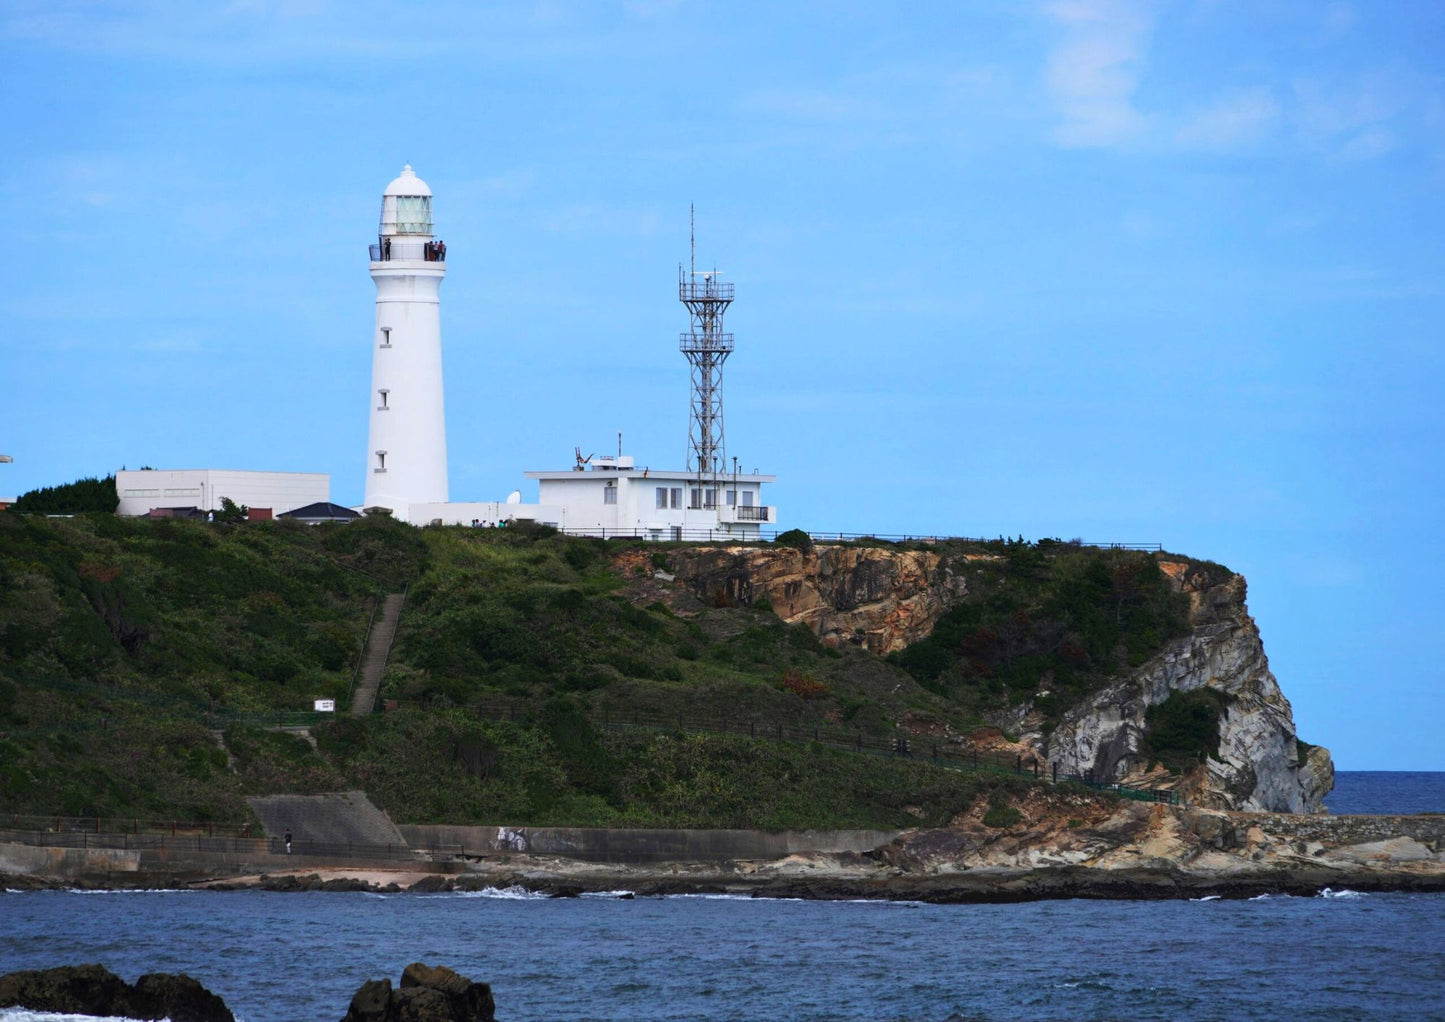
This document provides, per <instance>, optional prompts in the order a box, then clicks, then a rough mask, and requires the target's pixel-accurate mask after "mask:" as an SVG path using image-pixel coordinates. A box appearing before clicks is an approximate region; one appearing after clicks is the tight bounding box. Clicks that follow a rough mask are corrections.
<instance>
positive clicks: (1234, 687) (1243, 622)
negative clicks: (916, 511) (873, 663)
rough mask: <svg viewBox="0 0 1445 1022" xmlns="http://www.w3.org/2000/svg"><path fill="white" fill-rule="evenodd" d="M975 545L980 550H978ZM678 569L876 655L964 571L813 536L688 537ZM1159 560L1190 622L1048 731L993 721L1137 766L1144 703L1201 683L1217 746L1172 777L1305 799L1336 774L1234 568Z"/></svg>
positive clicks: (1075, 753)
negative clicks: (1210, 693) (1206, 568)
mask: <svg viewBox="0 0 1445 1022" xmlns="http://www.w3.org/2000/svg"><path fill="white" fill-rule="evenodd" d="M975 556H979V555H975ZM674 567H675V569H676V572H677V575H676V580H677V582H679V583H681V584H682V585H683V586H685V587H686V588H687V589H688V590H690V591H691V592H692V593H694V594H695V595H696V596H697V597H698V598H699V599H701V600H702V601H703V602H704V603H707V604H714V605H728V604H737V603H742V604H754V603H756V602H758V601H759V600H761V599H766V600H767V601H768V602H769V603H770V604H771V605H772V608H773V611H774V613H776V614H777V615H778V616H779V617H781V618H782V619H783V620H785V621H788V622H790V623H803V624H806V625H808V626H809V627H810V628H812V629H813V630H814V631H815V632H816V633H817V634H818V636H819V638H820V639H822V640H823V642H825V643H827V644H830V645H835V646H837V645H844V644H849V643H852V644H856V645H860V646H863V647H864V648H866V649H868V650H870V651H871V652H873V653H876V654H878V655H880V656H881V655H884V654H887V653H891V652H893V651H895V650H899V649H903V648H904V647H906V646H908V645H910V644H912V643H914V642H917V641H918V640H920V639H922V638H924V637H926V636H928V635H929V634H930V633H931V632H932V631H933V627H934V625H935V624H936V623H937V621H938V619H939V618H940V617H941V616H942V615H943V614H944V613H946V612H947V611H948V609H949V608H950V607H952V606H954V605H955V604H956V603H958V602H959V601H960V600H962V599H963V598H964V596H965V595H966V593H967V587H966V585H965V581H964V579H963V578H962V576H960V575H958V574H956V573H954V572H952V571H950V570H949V567H948V563H947V562H946V560H944V559H943V558H941V557H940V556H939V555H938V554H937V553H934V552H932V551H927V550H889V549H879V548H864V547H844V546H824V545H818V546H814V547H813V548H812V549H810V550H798V549H793V548H787V547H762V548H759V547H723V548H696V549H692V550H688V551H685V552H681V553H679V554H678V555H677V556H676V559H675V562H674ZM1160 568H1161V569H1162V570H1163V571H1164V572H1165V574H1166V575H1167V576H1168V577H1169V578H1170V580H1171V582H1172V584H1173V585H1174V587H1175V588H1176V589H1177V590H1178V591H1179V592H1182V593H1185V594H1186V595H1187V596H1188V597H1189V603H1190V623H1191V624H1192V625H1193V631H1192V632H1191V634H1189V635H1187V636H1185V637H1183V638H1179V639H1175V640H1172V641H1171V642H1169V643H1168V644H1167V645H1166V646H1165V648H1164V649H1163V650H1162V651H1161V652H1160V653H1159V654H1158V655H1156V656H1155V657H1154V658H1152V659H1151V660H1149V661H1148V662H1147V663H1145V664H1144V665H1143V666H1141V667H1139V668H1137V669H1136V670H1134V671H1132V672H1130V673H1129V674H1128V675H1126V676H1123V677H1120V678H1119V679H1118V680H1117V681H1116V682H1114V683H1113V684H1110V685H1108V686H1107V687H1106V688H1104V689H1102V690H1100V691H1098V692H1095V693H1094V694H1093V695H1092V696H1090V697H1089V698H1088V699H1086V700H1085V701H1083V702H1081V703H1079V704H1078V705H1076V706H1074V707H1072V708H1071V709H1069V710H1068V711H1067V712H1066V713H1065V714H1064V717H1063V720H1062V722H1061V723H1060V724H1059V725H1058V726H1057V727H1056V728H1055V729H1054V730H1053V732H1052V733H1051V734H1049V735H1048V736H1047V737H1046V736H1045V735H1044V734H1043V733H1042V731H1041V730H1036V728H1037V727H1038V725H1039V724H1041V723H1042V717H1041V716H1040V715H1037V714H1034V713H1032V712H1031V710H1032V708H1031V706H1030V705H1029V704H1027V703H1025V704H1021V705H1017V706H1014V707H1012V708H1010V709H1009V710H1007V711H1004V712H1003V713H1000V714H998V715H996V718H995V719H993V720H991V723H994V724H996V725H997V726H999V727H1001V728H1003V729H1004V730H1005V731H1008V732H1010V733H1013V734H1015V735H1018V736H1019V741H1020V743H1021V746H1022V747H1021V748H1020V749H1019V750H1018V751H1021V752H1027V751H1030V750H1031V751H1032V752H1033V753H1034V754H1035V755H1036V756H1037V758H1038V759H1040V760H1041V761H1042V762H1046V763H1050V764H1057V765H1058V769H1059V772H1060V773H1078V774H1082V775H1084V776H1087V777H1092V778H1095V779H1098V780H1121V781H1123V780H1130V779H1137V778H1139V777H1141V776H1142V775H1143V774H1144V773H1145V769H1146V768H1147V767H1148V763H1147V762H1146V761H1145V759H1144V756H1143V739H1144V735H1145V730H1146V719H1145V714H1146V713H1147V711H1148V710H1149V708H1150V707H1151V706H1154V705H1156V704H1159V703H1162V702H1164V701H1165V700H1167V699H1168V698H1169V697H1170V696H1171V695H1173V694H1174V693H1183V692H1191V691H1194V690H1196V689H1201V688H1211V689H1215V690H1217V691H1218V692H1221V693H1223V694H1224V695H1225V696H1226V697H1227V698H1226V699H1225V700H1223V701H1224V702H1225V703H1226V705H1225V706H1224V708H1223V709H1222V710H1221V718H1220V723H1219V752H1218V755H1217V756H1216V757H1211V758H1210V759H1209V761H1208V762H1207V763H1206V764H1205V765H1204V766H1203V767H1202V768H1200V769H1199V770H1196V771H1194V772H1193V773H1192V774H1191V775H1190V776H1189V777H1188V778H1186V779H1185V782H1184V784H1183V786H1182V788H1181V790H1182V792H1183V794H1185V795H1186V797H1188V798H1191V799H1192V800H1194V802H1195V803H1196V804H1198V805H1202V806H1209V807H1214V808H1218V809H1240V810H1251V811H1269V812H1316V811H1318V810H1319V809H1320V805H1321V800H1322V799H1323V798H1324V796H1325V795H1326V794H1328V793H1329V791H1330V789H1331V788H1332V787H1333V786H1334V766H1333V764H1332V763H1331V762H1330V755H1329V751H1328V750H1327V749H1323V748H1320V747H1318V746H1310V745H1305V744H1304V743H1301V742H1298V741H1297V740H1296V736H1295V727H1294V716H1293V713H1292V711H1291V709H1290V704H1289V700H1287V699H1286V698H1285V697H1284V694H1283V693H1282V692H1281V691H1280V688H1279V683H1278V682H1277V681H1276V680H1275V677H1274V675H1273V674H1271V673H1270V670H1269V661H1268V659H1267V658H1266V657H1265V654H1264V645H1263V642H1262V641H1261V640H1260V635H1259V629H1258V628H1257V627H1256V626H1255V623H1254V620H1253V618H1251V617H1250V616H1249V613H1248V611H1247V610H1246V609H1245V602H1244V598H1245V581H1244V578H1243V577H1242V576H1239V575H1234V576H1232V577H1230V578H1229V579H1228V580H1227V581H1225V582H1223V583H1218V582H1217V577H1218V576H1217V575H1216V576H1215V577H1214V579H1211V576H1210V575H1209V574H1208V573H1207V572H1203V571H1194V570H1192V569H1191V568H1190V566H1189V565H1188V564H1186V563H1181V562H1173V561H1165V562H1161V563H1160Z"/></svg>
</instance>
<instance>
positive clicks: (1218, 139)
mask: <svg viewBox="0 0 1445 1022" xmlns="http://www.w3.org/2000/svg"><path fill="white" fill-rule="evenodd" d="M1279 117H1280V108H1279V103H1277V102H1276V101H1275V98H1274V95H1273V94H1272V93H1271V92H1270V90H1269V89H1266V88H1256V89H1244V90H1240V91H1236V92H1232V93H1230V94H1228V95H1226V96H1222V97H1220V98H1219V99H1218V100H1216V101H1215V102H1214V103H1212V104H1210V105H1209V106H1207V107H1205V108H1204V109H1202V110H1199V111H1197V112H1196V113H1194V114H1192V115H1191V116H1189V117H1187V118H1186V119H1185V121H1184V123H1183V124H1181V125H1180V127H1179V129H1178V131H1177V132H1176V133H1175V139H1176V141H1178V142H1179V143H1180V144H1181V145H1183V146H1185V147H1187V148H1192V149H1232V148H1235V147H1237V146H1240V145H1247V144H1251V143H1254V142H1258V141H1259V140H1260V139H1262V138H1264V137H1265V136H1266V135H1267V134H1269V132H1270V131H1271V130H1272V129H1273V128H1274V126H1275V124H1276V123H1277V122H1278V120H1279Z"/></svg>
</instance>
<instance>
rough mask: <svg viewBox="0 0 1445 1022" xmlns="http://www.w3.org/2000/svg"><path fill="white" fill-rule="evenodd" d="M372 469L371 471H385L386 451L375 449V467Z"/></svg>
mask: <svg viewBox="0 0 1445 1022" xmlns="http://www.w3.org/2000/svg"><path fill="white" fill-rule="evenodd" d="M372 471H373V472H385V471H386V452H385V451H377V452H376V467H375V468H374V469H372Z"/></svg>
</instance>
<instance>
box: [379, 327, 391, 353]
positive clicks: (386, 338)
mask: <svg viewBox="0 0 1445 1022" xmlns="http://www.w3.org/2000/svg"><path fill="white" fill-rule="evenodd" d="M381 346H382V347H383V348H389V347H391V327H389V326H384V327H382V328H381Z"/></svg>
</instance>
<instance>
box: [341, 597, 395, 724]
mask: <svg viewBox="0 0 1445 1022" xmlns="http://www.w3.org/2000/svg"><path fill="white" fill-rule="evenodd" d="M405 598H406V594H405V593H392V594H391V595H390V596H388V597H387V598H386V599H384V600H382V602H381V609H380V610H379V611H378V612H377V615H376V620H375V621H374V622H372V625H371V635H370V637H368V639H367V640H366V653H365V654H364V655H363V657H362V661H361V678H360V679H359V680H358V681H357V684H356V692H355V694H354V695H353V696H352V697H351V714H352V716H354V717H364V716H366V715H367V714H368V713H370V712H371V711H372V710H373V709H375V707H376V692H377V690H378V689H379V688H381V676H382V675H383V674H385V673H386V658H387V657H388V656H389V655H390V654H391V640H392V639H394V638H395V637H396V625H397V622H398V621H399V620H400V619H401V605H402V601H403V600H404V599H405Z"/></svg>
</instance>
